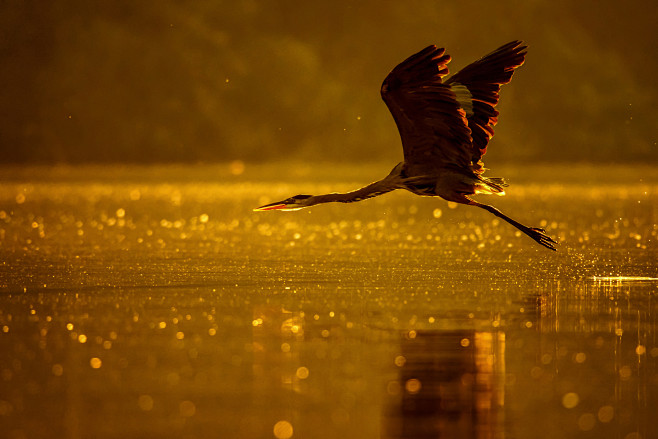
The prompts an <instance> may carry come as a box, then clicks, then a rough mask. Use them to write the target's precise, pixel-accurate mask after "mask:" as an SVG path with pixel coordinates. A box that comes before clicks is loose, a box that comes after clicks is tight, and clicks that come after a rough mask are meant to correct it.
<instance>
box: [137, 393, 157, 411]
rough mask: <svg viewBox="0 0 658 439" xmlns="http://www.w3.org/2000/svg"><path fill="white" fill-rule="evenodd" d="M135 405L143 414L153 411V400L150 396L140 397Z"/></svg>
mask: <svg viewBox="0 0 658 439" xmlns="http://www.w3.org/2000/svg"><path fill="white" fill-rule="evenodd" d="M137 405H138V406H139V408H140V409H141V410H143V411H145V412H148V411H151V410H152V409H153V398H152V397H151V395H140V396H139V398H137Z"/></svg>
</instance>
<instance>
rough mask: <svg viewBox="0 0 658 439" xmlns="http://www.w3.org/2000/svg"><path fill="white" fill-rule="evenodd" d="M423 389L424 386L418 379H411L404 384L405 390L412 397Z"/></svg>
mask: <svg viewBox="0 0 658 439" xmlns="http://www.w3.org/2000/svg"><path fill="white" fill-rule="evenodd" d="M421 387H422V385H421V383H420V381H419V380H417V379H416V378H411V379H410V380H407V382H406V383H404V388H405V389H406V391H407V392H409V393H410V394H412V395H413V394H416V393H418V392H420V389H421Z"/></svg>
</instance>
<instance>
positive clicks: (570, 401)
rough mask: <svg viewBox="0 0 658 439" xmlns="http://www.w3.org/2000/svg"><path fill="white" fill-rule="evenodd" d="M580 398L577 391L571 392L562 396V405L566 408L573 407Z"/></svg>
mask: <svg viewBox="0 0 658 439" xmlns="http://www.w3.org/2000/svg"><path fill="white" fill-rule="evenodd" d="M578 402H580V398H579V397H578V394H577V393H574V392H569V393H566V394H565V395H564V396H563V397H562V405H563V406H564V407H565V408H568V409H572V408H574V407H576V406H577V405H578Z"/></svg>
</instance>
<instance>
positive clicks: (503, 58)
mask: <svg viewBox="0 0 658 439" xmlns="http://www.w3.org/2000/svg"><path fill="white" fill-rule="evenodd" d="M526 48H527V46H525V45H523V43H522V42H521V41H512V42H510V43H507V44H505V45H504V46H502V47H500V48H498V49H496V50H495V51H493V52H492V53H490V54H489V55H486V56H485V57H483V58H481V59H479V60H477V61H475V62H474V63H472V64H470V65H468V66H466V67H465V68H464V69H462V70H461V71H459V72H458V73H457V74H455V75H453V76H452V77H450V78H449V79H448V80H447V81H446V82H443V81H442V78H443V77H444V76H446V75H447V74H448V63H449V62H450V55H448V54H446V53H445V49H442V48H441V49H439V48H437V47H436V46H434V45H432V46H429V47H426V48H425V49H423V50H421V51H420V52H418V53H417V54H415V55H412V56H411V57H409V58H407V59H406V60H405V61H403V62H402V63H400V64H399V65H398V66H397V67H395V68H394V69H393V71H392V72H391V73H389V75H388V76H387V77H386V79H385V80H384V83H383V84H382V88H381V94H382V98H383V99H384V102H386V105H387V106H388V108H389V110H390V111H391V114H392V115H393V118H394V119H395V122H396V124H397V126H398V130H399V131H400V136H401V138H402V148H403V150H404V161H403V162H401V163H399V164H398V165H397V166H395V168H393V170H392V171H391V172H390V173H389V174H388V175H387V176H386V177H385V178H383V179H382V180H379V181H376V182H374V183H371V184H369V185H367V186H365V187H363V188H361V189H358V190H355V191H352V192H348V193H331V194H326V195H296V196H294V197H290V198H287V199H285V200H283V201H279V202H276V203H271V204H266V205H265V206H261V207H259V208H257V209H254V210H257V211H258V210H297V209H301V208H304V207H310V206H314V205H316V204H320V203H329V202H341V203H351V202H354V201H362V200H365V199H368V198H372V197H375V196H377V195H381V194H384V193H387V192H390V191H393V190H396V189H406V190H408V191H410V192H412V193H414V194H416V195H422V196H430V197H435V196H438V197H441V198H443V199H445V200H448V201H453V202H456V203H461V204H467V205H470V206H477V207H480V208H482V209H485V210H487V211H488V212H491V213H493V214H494V215H496V216H497V217H499V218H502V219H503V220H505V221H507V222H508V223H510V224H511V225H513V226H514V227H516V228H517V229H519V230H520V231H521V232H523V233H525V234H526V235H528V236H529V237H530V238H532V239H533V240H535V241H536V242H537V243H539V244H540V245H542V246H544V247H546V248H548V249H551V250H555V245H554V244H556V242H555V241H554V240H553V239H552V238H551V237H549V236H548V235H546V233H545V231H544V230H543V229H539V228H535V227H527V226H524V225H523V224H521V223H519V222H517V221H515V220H513V219H512V218H510V217H508V216H507V215H505V214H504V213H502V212H501V211H499V210H498V209H496V208H495V207H493V206H491V205H488V204H482V203H479V202H477V201H475V200H473V199H471V198H470V195H474V194H496V195H504V194H505V191H504V189H503V188H504V187H505V186H507V184H506V183H505V180H504V179H502V178H496V177H484V176H483V173H484V171H485V168H484V164H483V162H482V156H483V155H484V154H485V152H486V150H487V144H488V143H489V140H490V139H491V137H492V136H493V134H494V130H493V127H494V126H495V125H496V123H497V122H498V111H497V110H496V109H495V107H496V105H497V104H498V98H499V92H500V86H501V85H502V84H507V83H508V82H510V80H511V79H512V75H513V73H514V70H515V69H516V68H517V67H519V66H521V65H522V64H523V62H524V60H525V55H526V51H525V50H526Z"/></svg>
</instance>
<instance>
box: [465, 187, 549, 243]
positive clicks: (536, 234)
mask: <svg viewBox="0 0 658 439" xmlns="http://www.w3.org/2000/svg"><path fill="white" fill-rule="evenodd" d="M468 204H470V205H471V206H477V207H481V208H482V209H484V210H487V211H489V212H491V213H493V214H494V215H496V216H497V217H498V218H501V219H504V220H505V221H507V222H508V223H510V224H511V225H513V226H514V227H516V228H517V229H519V230H520V231H522V232H523V233H525V234H526V235H528V236H529V237H531V238H532V239H533V240H535V241H536V242H537V243H538V244H539V245H543V246H544V247H546V248H548V249H551V250H553V251H555V250H556V249H555V246H554V245H553V244H557V242H555V241H554V240H553V238H551V237H550V236H548V235H547V234H546V232H545V231H544V229H539V228H535V227H527V226H524V225H523V224H521V223H520V222H518V221H514V220H513V219H512V218H510V217H508V216H507V215H505V214H504V213H503V212H501V211H500V210H498V209H496V208H495V207H493V206H490V205H488V204H482V203H478V202H477V201H473V200H469V203H468Z"/></svg>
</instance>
